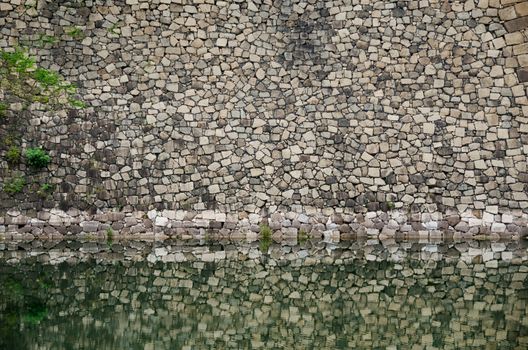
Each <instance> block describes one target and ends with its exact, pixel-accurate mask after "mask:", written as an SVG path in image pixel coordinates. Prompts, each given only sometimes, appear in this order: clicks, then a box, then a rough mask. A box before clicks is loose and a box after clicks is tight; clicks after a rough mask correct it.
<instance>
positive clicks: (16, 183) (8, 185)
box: [4, 176, 26, 195]
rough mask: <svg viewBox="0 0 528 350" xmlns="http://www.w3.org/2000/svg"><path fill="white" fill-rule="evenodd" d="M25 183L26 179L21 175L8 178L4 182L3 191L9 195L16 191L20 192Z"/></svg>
mask: <svg viewBox="0 0 528 350" xmlns="http://www.w3.org/2000/svg"><path fill="white" fill-rule="evenodd" d="M25 185H26V180H25V179H24V178H23V177H21V176H16V177H13V178H11V179H9V180H6V182H5V183H4V192H5V193H7V194H9V195H14V194H16V193H20V192H22V190H23V189H24V186H25Z"/></svg>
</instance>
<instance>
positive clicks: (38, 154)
mask: <svg viewBox="0 0 528 350" xmlns="http://www.w3.org/2000/svg"><path fill="white" fill-rule="evenodd" d="M26 160H27V163H28V165H29V166H30V167H32V168H34V169H41V168H45V167H47V166H48V164H49V163H50V161H51V157H50V156H49V154H47V153H46V151H44V150H42V149H41V148H29V149H28V150H27V151H26Z"/></svg>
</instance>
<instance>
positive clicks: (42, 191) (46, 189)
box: [37, 183, 55, 198]
mask: <svg viewBox="0 0 528 350" xmlns="http://www.w3.org/2000/svg"><path fill="white" fill-rule="evenodd" d="M54 189H55V186H53V185H50V184H48V183H45V184H42V185H41V186H40V188H39V189H38V191H37V194H38V195H39V196H40V197H42V198H46V197H48V196H49V195H50V194H51V193H52V192H53V190H54Z"/></svg>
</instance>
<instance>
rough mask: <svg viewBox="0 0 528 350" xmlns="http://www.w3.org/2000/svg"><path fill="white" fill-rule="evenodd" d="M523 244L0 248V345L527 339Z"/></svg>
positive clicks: (526, 344) (483, 344) (337, 345)
mask: <svg viewBox="0 0 528 350" xmlns="http://www.w3.org/2000/svg"><path fill="white" fill-rule="evenodd" d="M527 276H528V264H527V260H526V248H525V247H522V246H519V245H518V243H515V244H511V243H510V244H503V243H493V244H492V243H489V242H473V243H458V244H455V243H449V244H448V243H441V244H418V243H403V244H396V243H394V244H392V245H386V244H385V245H384V244H380V243H379V242H378V243H376V242H374V243H372V242H370V243H369V242H367V243H365V242H363V243H348V244H345V245H343V244H341V245H329V244H324V243H318V244H311V245H309V246H306V245H305V246H304V247H284V246H272V247H271V248H270V251H269V252H268V253H266V254H264V253H262V252H260V251H259V249H258V245H255V244H253V245H246V246H236V245H209V246H205V247H181V246H178V245H170V244H167V243H163V244H159V243H156V244H154V243H137V242H136V243H131V242H128V243H123V244H121V243H116V244H112V245H109V244H105V243H101V242H99V243H94V242H88V243H79V242H60V243H53V244H51V243H46V244H44V245H42V244H37V246H35V243H31V244H29V245H28V244H24V243H16V242H12V243H8V244H1V245H0V349H10V350H11V349H12V350H17V349H99V350H101V349H112V350H115V349H141V350H145V349H153V350H154V349H155V350H158V349H289V348H291V349H527V348H528V304H527V301H528V279H527Z"/></svg>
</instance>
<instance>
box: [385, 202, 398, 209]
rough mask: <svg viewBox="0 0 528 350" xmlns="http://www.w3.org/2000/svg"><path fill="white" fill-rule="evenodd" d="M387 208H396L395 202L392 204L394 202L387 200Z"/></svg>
mask: <svg viewBox="0 0 528 350" xmlns="http://www.w3.org/2000/svg"><path fill="white" fill-rule="evenodd" d="M387 208H388V209H389V210H394V209H395V208H396V204H394V202H392V201H388V202H387Z"/></svg>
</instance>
